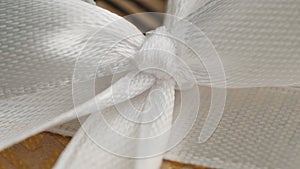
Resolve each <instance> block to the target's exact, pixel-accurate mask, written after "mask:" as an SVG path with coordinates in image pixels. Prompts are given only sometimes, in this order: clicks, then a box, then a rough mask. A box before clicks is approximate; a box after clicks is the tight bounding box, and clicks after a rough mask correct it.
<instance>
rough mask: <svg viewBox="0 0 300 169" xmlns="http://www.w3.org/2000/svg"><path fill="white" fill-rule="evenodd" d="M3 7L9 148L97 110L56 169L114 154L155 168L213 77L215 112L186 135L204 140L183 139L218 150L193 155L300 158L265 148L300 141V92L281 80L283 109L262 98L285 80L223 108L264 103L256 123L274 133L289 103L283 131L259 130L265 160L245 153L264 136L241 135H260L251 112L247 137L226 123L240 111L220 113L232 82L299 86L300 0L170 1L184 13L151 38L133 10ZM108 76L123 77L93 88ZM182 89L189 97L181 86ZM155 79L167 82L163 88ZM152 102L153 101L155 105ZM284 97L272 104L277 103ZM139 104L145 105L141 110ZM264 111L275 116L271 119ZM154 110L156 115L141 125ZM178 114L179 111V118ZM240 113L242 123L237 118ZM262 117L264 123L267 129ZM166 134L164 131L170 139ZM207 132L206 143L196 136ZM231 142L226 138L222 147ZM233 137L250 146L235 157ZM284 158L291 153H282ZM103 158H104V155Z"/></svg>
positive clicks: (211, 159)
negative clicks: (130, 15)
mask: <svg viewBox="0 0 300 169" xmlns="http://www.w3.org/2000/svg"><path fill="white" fill-rule="evenodd" d="M174 4H175V5H174ZM176 4H181V5H176ZM197 5H199V6H197ZM0 9H1V10H0V14H1V19H0V25H1V27H0V30H1V31H0V37H1V38H0V44H1V46H0V52H1V55H0V60H1V64H0V66H1V69H0V75H1V78H0V82H1V86H0V87H1V93H0V95H1V96H0V97H1V100H0V105H1V106H0V110H1V111H0V122H1V123H0V131H1V132H0V149H3V148H6V147H7V146H9V145H12V144H14V143H16V142H18V141H20V140H22V139H24V138H26V137H29V136H31V135H33V134H36V133H38V132H40V131H43V130H45V129H47V128H50V127H52V126H55V125H58V124H61V123H64V122H66V121H69V120H72V119H74V118H77V117H86V116H88V115H89V114H92V115H90V116H89V117H87V121H85V122H84V120H83V121H81V120H80V121H81V122H84V124H83V127H82V128H81V129H80V131H79V132H78V134H77V135H76V136H75V138H74V140H73V141H72V143H71V144H70V147H68V148H67V150H66V152H65V153H64V155H63V156H62V157H61V160H60V161H59V163H58V164H57V166H56V167H57V168H61V167H63V168H67V167H69V168H72V167H77V166H78V167H81V168H85V167H90V168H97V167H99V165H105V164H107V163H109V162H110V160H117V161H119V162H122V163H126V164H128V166H130V168H141V166H143V165H144V164H145V165H146V164H148V163H155V165H152V166H151V165H147V167H149V169H152V168H153V169H155V168H158V166H159V164H160V162H161V159H162V155H161V154H159V153H157V152H159V151H158V150H169V149H171V148H173V147H174V146H175V145H177V143H178V142H177V141H178V140H180V139H181V138H184V136H185V134H186V133H187V132H188V131H189V129H190V128H191V125H193V122H194V121H195V119H196V116H197V112H198V108H199V99H200V97H199V96H198V93H199V90H198V88H197V87H196V86H195V85H204V86H211V87H213V88H212V96H211V98H208V96H207V94H205V95H204V96H207V97H205V98H204V99H205V100H206V101H207V100H209V102H204V103H207V104H209V105H210V107H209V108H208V113H207V118H202V121H200V122H199V121H197V123H196V125H195V126H196V129H197V132H193V136H192V137H189V138H195V137H194V136H196V138H197V139H196V140H195V139H193V140H192V143H187V144H184V145H187V149H188V152H189V153H191V154H193V153H199V152H198V151H197V150H194V149H197V148H199V149H201V150H203V149H204V150H206V149H205V145H210V146H207V147H210V150H211V151H210V150H206V151H203V152H204V154H201V153H200V155H199V154H197V155H195V158H196V157H197V160H201V163H203V164H207V165H210V166H213V167H221V168H224V167H225V168H228V167H229V166H232V164H239V165H241V166H243V167H249V166H250V167H253V166H255V167H257V168H266V167H269V166H273V165H274V164H273V163H272V161H273V160H274V159H275V160H278V161H280V160H282V163H281V164H286V166H288V167H287V168H291V169H294V168H295V166H297V165H296V164H297V160H296V158H290V159H293V160H292V161H290V160H286V158H287V157H289V156H287V157H286V156H284V155H281V154H280V153H279V152H280V151H274V154H273V155H270V156H269V157H270V159H272V160H268V158H264V155H266V154H268V153H270V151H267V150H269V147H268V145H266V144H268V142H272V143H274V144H277V145H279V146H283V147H286V148H288V149H289V150H288V151H287V152H291V153H292V154H296V155H297V151H296V150H300V149H299V144H296V143H295V140H296V139H297V138H298V135H299V134H298V133H297V130H298V129H299V125H298V124H299V123H298V121H299V115H298V114H297V113H291V112H290V111H293V112H294V111H295V112H298V111H297V110H298V109H299V107H298V105H299V104H297V103H298V102H299V96H298V94H297V93H299V91H298V90H296V89H292V90H290V89H284V91H286V90H287V91H288V92H283V93H280V92H279V94H278V95H274V96H277V97H280V98H278V99H276V100H280V102H284V103H283V105H281V106H279V107H278V109H279V110H280V111H278V110H277V109H276V110H274V111H271V110H272V107H271V106H267V105H266V104H264V101H266V102H267V100H272V99H273V97H272V96H273V95H272V92H273V91H276V92H278V91H277V90H279V89H276V90H273V89H272V90H271V92H269V93H268V92H267V94H266V95H267V96H268V97H263V98H264V100H260V97H257V98H256V97H255V98H256V99H255V100H251V99H249V98H248V97H246V98H248V99H249V100H250V101H251V102H250V103H248V102H246V100H245V101H244V102H245V106H246V108H248V107H249V109H247V110H244V109H242V110H239V109H238V110H235V109H234V108H232V109H225V115H226V112H227V113H228V112H230V113H233V114H234V113H235V112H236V111H241V112H242V114H243V115H242V117H248V114H251V113H249V112H257V113H256V114H254V115H257V116H258V117H259V118H258V119H257V121H258V123H250V124H255V125H257V126H258V129H260V130H263V131H264V130H268V131H273V127H274V126H273V125H271V124H272V119H278V118H277V115H278V114H281V113H282V112H284V113H283V115H282V114H281V115H282V116H284V117H288V118H289V119H292V120H286V121H287V123H286V124H287V125H285V126H284V127H283V128H284V130H281V128H280V127H281V126H282V125H275V128H276V130H275V131H283V132H276V133H277V134H276V136H262V135H263V134H259V135H258V136H260V137H266V138H267V139H262V140H263V141H262V143H260V142H259V140H258V141H257V142H258V143H259V144H258V145H260V146H261V149H259V150H261V151H259V152H258V153H262V154H263V155H261V156H259V157H260V158H261V159H264V160H262V161H268V164H266V165H263V164H262V163H261V161H259V160H255V158H253V155H252V153H254V154H255V153H256V152H250V154H249V153H248V151H247V150H251V148H253V147H254V148H255V146H256V144H254V143H253V142H251V143H249V144H247V145H250V146H249V147H248V146H246V145H244V142H245V140H246V142H247V141H248V140H249V137H248V135H249V134H250V135H251V134H253V132H255V133H256V126H254V127H252V125H248V123H246V122H245V123H243V124H245V125H244V126H243V124H240V125H241V126H242V127H240V128H243V127H244V128H243V129H241V130H243V131H247V134H248V135H247V136H244V137H235V133H234V132H233V133H231V130H232V129H233V128H234V127H228V126H227V127H226V125H225V127H224V123H222V121H223V122H224V121H226V122H232V121H234V120H233V119H232V118H233V117H232V116H231V114H230V113H229V114H230V115H228V116H225V119H223V120H222V121H221V124H222V125H221V126H220V125H219V122H220V120H221V118H222V114H223V109H224V106H225V98H226V90H225V89H226V88H227V87H230V88H241V87H265V86H277V87H278V86H291V85H299V83H300V77H299V73H300V67H299V66H298V65H299V62H300V59H299V53H300V51H299V48H298V46H299V43H300V39H299V38H298V37H299V35H300V32H299V30H300V29H299V27H300V25H299V24H298V23H299V17H298V15H299V9H300V2H299V1H297V0H288V1H286V2H282V1H280V0H275V1H274V0H272V1H271V0H266V1H255V2H253V1H250V0H249V1H248V0H246V1H239V0H211V1H201V2H200V1H196V0H192V1H190V2H189V3H184V1H181V0H175V1H171V2H170V4H169V10H168V11H169V12H170V13H172V14H173V15H175V16H171V15H168V16H167V17H166V22H165V25H164V26H162V27H159V28H157V29H156V30H154V31H152V32H148V33H147V35H146V37H145V36H144V35H143V34H142V33H141V32H140V31H139V30H138V29H137V28H136V27H134V26H133V25H132V24H131V23H129V22H127V21H126V20H125V19H123V18H121V17H118V16H116V15H114V14H112V13H110V12H108V11H106V10H103V9H101V8H98V7H96V6H92V5H90V4H87V3H84V2H80V1H76V0H65V1H58V0H53V1H47V2H45V1H40V0H33V1H28V2H26V3H24V1H22V2H21V1H18V0H17V1H9V0H4V1H2V2H1V3H0ZM41 11H43V12H42V13H41ZM110 75H113V80H112V81H114V82H115V83H113V85H112V86H111V87H109V88H108V89H106V90H98V91H95V90H94V89H95V88H97V87H98V85H95V84H96V83H97V82H99V81H100V83H101V79H102V78H103V77H106V76H110ZM102 83H109V82H107V81H102ZM109 84H110V83H109ZM174 88H175V89H178V90H179V91H180V94H182V95H181V96H178V95H176V96H174ZM157 89H159V90H158V91H161V92H158V93H156V91H157ZM234 90H245V89H234ZM253 90H255V91H256V89H253ZM262 90H264V89H262ZM266 90H267V89H266ZM280 90H281V89H280ZM282 90H283V89H282ZM148 92H150V94H149V95H148ZM151 92H154V93H153V94H151ZM201 92H203V91H201V90H200V93H201ZM236 93H239V92H236ZM270 93H271V94H270ZM247 94H248V93H247ZM261 94H264V92H261ZM249 95H251V92H249ZM290 96H293V98H294V99H293V100H294V102H291V100H289V99H284V98H289V97H290ZM152 97H153V98H152ZM236 98H243V97H241V96H236V97H232V98H231V99H230V100H229V101H230V103H231V104H234V103H237V104H242V103H241V102H240V101H239V100H236ZM147 100H148V101H150V103H146V101H147ZM174 100H175V101H176V100H180V101H181V103H176V104H175V108H173V107H174ZM276 100H273V102H274V103H276V105H278V104H279V103H277V102H276ZM229 101H228V102H229ZM228 102H227V103H228ZM233 102H234V103H233ZM273 102H270V103H273ZM246 103H247V104H246ZM73 104H74V105H75V107H74V105H73ZM144 104H145V105H144ZM178 105H180V106H179V107H178ZM242 105H243V104H242ZM251 105H252V106H253V105H260V106H262V108H261V109H259V110H256V109H255V108H253V107H252V106H251ZM286 105H288V106H286ZM237 106H238V105H237ZM264 106H265V107H264ZM136 107H141V108H142V110H139V109H137V110H136V109H135V108H136ZM148 107H150V108H149V111H147V108H148ZM254 107H255V106H254ZM238 108H239V107H238ZM115 109H116V110H115ZM99 112H101V114H100V113H99ZM118 113H119V114H118ZM260 113H262V114H263V113H267V114H269V116H266V117H267V119H266V118H265V116H262V115H261V114H260ZM161 114H162V116H159V115H161ZM244 114H245V115H244ZM284 114H289V116H285V115H284ZM103 117H105V118H103ZM153 117H157V118H154V121H151V123H149V124H148V123H145V124H144V122H147V121H148V120H149V119H151V118H153ZM174 117H177V118H176V120H173V125H171V124H170V122H171V121H172V119H175V118H174ZM101 119H102V120H103V119H106V120H107V119H108V122H110V123H111V124H112V125H111V127H112V128H110V129H113V131H114V133H115V134H116V133H117V134H119V135H121V136H123V134H125V136H123V137H121V138H118V135H113V133H111V132H110V131H107V130H105V125H106V123H105V122H103V123H101V122H100V121H99V120H101ZM242 119H245V118H242ZM246 119H247V118H246ZM279 119H280V118H279ZM98 122H99V123H98ZM125 122H128V123H125ZM129 122H131V123H129ZM110 123H108V124H110ZM236 123H238V122H236V121H234V123H233V124H232V125H233V126H234V125H235V124H236ZM261 123H263V124H266V126H264V125H262V126H263V127H261V126H260V124H261ZM143 124H144V125H143ZM279 124H281V123H279ZM292 124H293V125H292ZM170 125H171V126H172V127H171V130H167V131H168V132H169V133H168V132H164V131H165V130H164V129H165V128H169V127H170ZM230 125H231V123H230ZM106 127H107V126H106ZM85 128H86V130H85ZM216 129H217V131H216ZM223 129H224V130H223ZM277 129H278V130H277ZM220 130H221V131H220ZM228 130H230V131H228ZM84 131H85V132H86V133H87V134H88V135H92V136H93V137H95V138H96V141H95V140H94V141H93V140H91V139H92V137H90V139H88V136H87V135H86V134H85V133H84ZM200 131H201V132H200ZM215 131H216V132H215ZM220 132H221V133H220ZM240 132H241V131H240V130H239V131H238V134H240ZM99 133H102V134H104V135H105V137H101V136H100V134H99ZM158 133H163V134H162V135H161V136H162V137H159V136H160V135H159V134H158ZM164 133H166V135H164ZM262 133H264V132H262ZM283 133H288V134H287V136H288V138H289V139H288V140H286V139H282V137H281V136H285V135H284V134H283ZM290 133H292V134H290ZM226 134H228V137H229V138H237V139H238V140H239V142H235V144H234V145H233V146H232V145H231V144H230V143H228V142H229V141H228V139H224V137H223V135H226ZM153 135H155V136H157V137H155V138H156V139H153V140H151V142H147V141H145V142H143V141H142V142H130V141H128V140H124V138H128V137H129V138H131V137H134V138H140V139H141V140H144V139H145V138H144V137H146V138H147V137H148V136H153ZM199 135H200V139H198V136H199ZM220 135H221V136H222V137H221V136H220ZM211 136H213V137H211ZM231 136H234V137H231ZM112 137H113V139H111V138H112ZM219 137H221V139H218V138H219ZM150 138H151V137H150ZM226 138H227V137H226ZM244 138H245V139H244ZM106 139H107V140H106ZM160 139H161V140H160ZM105 140H106V141H107V142H105ZM146 140H147V139H146ZM199 140H200V142H205V144H198V141H199ZM207 140H208V141H207ZM220 140H221V141H220ZM274 140H279V141H274ZM101 141H102V142H101ZM112 141H116V142H118V141H119V142H120V143H122V144H124V145H123V146H121V145H117V144H116V143H114V142H112ZM155 141H156V142H155ZM157 141H159V142H157ZM222 141H225V143H226V144H225V145H226V146H222V144H223V143H222ZM289 141H290V142H291V143H293V144H295V146H294V147H295V150H290V146H289V145H288V143H287V142H289ZM99 142H100V143H102V144H100V145H101V146H102V147H101V146H100V147H101V148H102V149H104V150H111V151H113V152H114V153H115V154H118V155H121V156H126V157H134V158H137V157H151V158H149V159H144V160H137V159H135V160H133V159H131V160H129V159H124V158H120V157H115V156H114V155H110V154H108V153H107V151H104V150H102V149H96V147H98V146H96V145H95V143H99ZM194 142H197V144H196V145H195V144H194ZM155 143H157V144H155ZM239 144H241V149H239ZM245 144H246V143H245ZM85 145H86V149H85V147H84V146H85ZM103 145H104V147H103ZM105 145H106V146H105ZM228 145H230V146H229V147H231V148H232V149H237V150H239V151H238V152H242V153H241V154H239V155H237V156H234V155H232V154H230V155H228V154H226V152H230V150H227V146H228ZM126 146H128V148H129V149H126V148H127V147H126ZM214 146H216V147H218V148H217V149H221V150H222V152H224V153H223V154H222V155H223V156H224V157H219V156H218V155H216V154H214V150H212V148H211V147H214ZM124 147H125V148H124ZM194 147H196V148H194ZM76 148H78V149H76ZM181 150H185V149H184V148H182V149H181ZM264 150H266V151H264ZM276 150H277V149H276ZM179 151H180V150H179ZM116 152H117V153H116ZM162 152H163V151H162ZM80 153H82V154H83V156H85V155H87V154H88V153H93V154H92V157H93V158H91V156H88V157H89V158H81V156H80ZM233 154H234V153H233ZM155 155H158V156H155ZM173 155H176V157H173V159H180V160H182V159H183V161H186V162H192V163H196V164H200V163H197V162H195V161H193V160H192V159H191V158H192V157H189V158H190V159H186V158H183V157H182V155H178V154H177V153H174V154H173ZM278 156H282V157H283V158H282V159H277V157H278ZM94 157H95V158H94ZM106 157H107V158H106ZM215 157H218V158H217V159H216V158H215ZM246 157H247V158H246ZM72 158H74V159H76V161H74V164H72V165H70V166H69V164H67V163H66V162H70V160H72ZM223 158H224V160H223ZM98 159H99V160H100V159H103V161H101V162H99V161H97V160H98ZM247 159H250V160H247ZM106 160H108V161H106ZM220 161H221V162H220ZM235 161H237V162H235ZM72 163H73V162H72ZM249 163H251V165H249ZM229 164H230V165H229ZM252 164H253V165H252ZM107 168H108V166H107ZM271 168H272V167H271ZM273 168H274V167H273Z"/></svg>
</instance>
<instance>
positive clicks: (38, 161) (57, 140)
mask: <svg viewBox="0 0 300 169" xmlns="http://www.w3.org/2000/svg"><path fill="white" fill-rule="evenodd" d="M70 139H71V138H70V137H64V136H61V135H58V134H53V133H49V132H43V133H40V134H37V135H35V136H32V137H30V138H28V139H26V140H24V141H22V142H21V143H19V144H16V145H14V146H12V147H10V148H7V149H5V150H3V151H2V152H0V169H51V168H52V167H53V165H54V164H55V162H56V160H57V158H58V157H59V155H60V154H61V152H62V151H63V149H64V148H65V146H66V145H67V144H68V143H69V141H70ZM161 169H207V168H204V167H199V166H191V165H187V164H182V163H178V162H171V161H164V163H163V165H162V167H161Z"/></svg>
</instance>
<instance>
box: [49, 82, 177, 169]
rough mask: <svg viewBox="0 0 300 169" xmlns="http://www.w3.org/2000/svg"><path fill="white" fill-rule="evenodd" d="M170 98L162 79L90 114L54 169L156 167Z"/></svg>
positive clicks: (169, 113) (166, 135) (167, 129)
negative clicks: (125, 98)
mask: <svg viewBox="0 0 300 169" xmlns="http://www.w3.org/2000/svg"><path fill="white" fill-rule="evenodd" d="M147 95H148V96H147ZM174 97H175V96H174V86H173V85H170V84H169V83H168V82H166V83H165V82H163V83H162V84H157V85H154V86H153V87H152V88H151V89H150V91H149V94H148V93H147V92H146V93H143V94H141V95H140V96H137V97H135V98H133V99H132V100H131V101H125V102H123V103H120V104H118V105H116V106H111V107H109V108H107V109H105V110H103V111H101V113H94V114H91V115H90V116H89V117H88V119H87V120H86V121H85V122H84V124H83V125H82V126H81V128H80V129H79V131H78V132H77V133H76V135H75V136H74V138H73V139H72V141H71V143H70V144H69V145H68V146H67V148H66V149H65V151H64V152H63V154H62V155H61V157H60V159H59V160H58V162H57V164H56V165H55V169H62V168H64V169H65V168H79V169H80V168H90V169H93V168H95V169H96V168H100V167H101V168H106V169H110V168H111V169H112V168H113V169H121V168H122V169H123V168H131V169H158V168H159V167H160V165H161V163H162V159H163V153H164V152H165V151H166V150H165V147H166V145H167V143H168V141H169V140H168V139H169V132H170V128H171V123H172V115H173V108H174ZM130 105H134V107H132V106H130ZM127 115H128V116H127ZM157 115H158V116H157ZM124 117H125V118H124ZM151 119H152V120H153V121H151ZM135 120H140V121H139V122H140V123H134V121H135Z"/></svg>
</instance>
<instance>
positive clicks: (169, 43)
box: [135, 26, 193, 89]
mask: <svg viewBox="0 0 300 169" xmlns="http://www.w3.org/2000/svg"><path fill="white" fill-rule="evenodd" d="M135 61H136V63H137V67H138V68H139V70H140V71H143V72H147V73H149V74H152V75H154V76H155V77H156V78H157V79H160V80H169V79H172V80H174V81H176V83H177V88H180V89H181V88H183V87H184V88H190V87H192V86H193V78H192V77H193V76H192V73H191V72H190V71H189V68H188V66H186V65H185V64H184V62H183V61H182V60H181V58H180V57H179V56H177V55H176V39H175V38H173V37H172V36H171V34H170V33H169V31H168V30H167V28H166V27H165V26H161V27H158V28H157V29H155V30H153V31H150V32H147V33H146V40H145V42H144V43H143V45H142V47H141V48H140V49H139V51H138V52H137V54H136V56H135ZM187 84H189V85H187ZM191 84H192V85H191ZM187 86H188V87H187Z"/></svg>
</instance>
